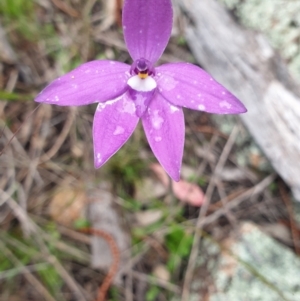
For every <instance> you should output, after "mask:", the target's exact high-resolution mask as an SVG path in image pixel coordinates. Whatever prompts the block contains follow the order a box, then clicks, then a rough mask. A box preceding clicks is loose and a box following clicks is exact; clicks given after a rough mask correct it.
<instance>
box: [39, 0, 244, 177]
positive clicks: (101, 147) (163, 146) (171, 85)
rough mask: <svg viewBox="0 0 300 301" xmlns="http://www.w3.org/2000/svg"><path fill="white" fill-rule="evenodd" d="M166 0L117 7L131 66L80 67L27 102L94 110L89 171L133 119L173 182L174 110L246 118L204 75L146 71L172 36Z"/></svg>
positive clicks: (181, 68) (179, 149)
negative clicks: (92, 161)
mask: <svg viewBox="0 0 300 301" xmlns="http://www.w3.org/2000/svg"><path fill="white" fill-rule="evenodd" d="M172 17H173V14H172V5H171V0H147V1H145V0H125V3H124V9H123V30H124V37H125V42H126V45H127V48H128V51H129V53H130V55H131V57H132V59H133V64H132V65H131V66H129V65H127V64H124V63H120V62H115V61H106V60H101V61H92V62H88V63H85V64H83V65H81V66H79V67H78V68H76V69H75V70H73V71H71V72H69V73H67V74H66V75H64V76H62V77H59V78H57V79H56V80H54V81H53V82H52V83H51V84H50V85H49V86H47V87H46V88H45V89H44V90H43V91H42V92H41V93H40V94H39V95H38V96H37V97H36V99H35V101H37V102H42V103H48V104H56V105H60V106H81V105H87V104H91V103H95V102H97V103H99V104H98V107H97V110H96V113H95V117H94V124H93V138H94V158H95V167H96V168H99V167H101V166H102V165H103V164H104V163H105V162H106V161H107V160H108V159H109V158H110V157H111V156H113V155H114V154H115V153H116V152H117V151H118V150H119V149H120V148H121V146H122V145H123V144H124V143H125V142H126V141H127V140H128V139H129V137H130V136H131V134H132V133H133V131H134V129H135V127H136V125H137V123H138V121H139V119H140V118H141V120H142V123H143V127H144V130H145V133H146V136H147V139H148V142H149V144H150V147H151V149H152V151H153V153H154V155H155V156H156V157H157V159H158V161H159V162H160V164H161V165H162V166H163V167H164V169H165V170H166V171H167V173H168V174H169V175H170V177H171V178H172V179H174V180H175V181H178V180H179V178H180V167H181V161H182V155H183V146H184V135H185V130H184V116H183V111H182V107H186V108H189V109H193V110H199V111H205V112H209V113H216V114H239V113H244V112H246V108H245V107H244V105H243V104H242V103H241V102H240V101H239V100H238V99H237V98H236V97H235V96H234V95H232V94H231V93H230V92H229V91H227V90H226V89H225V88H224V87H223V86H221V85H220V84H219V83H217V82H216V81H215V80H214V79H213V78H212V77H211V76H210V75H209V74H208V73H206V72H205V71H204V70H202V69H200V68H199V67H197V66H194V65H192V64H189V63H174V64H165V65H162V66H159V67H155V66H154V64H155V63H156V61H157V60H158V59H159V58H160V56H161V55H162V53H163V51H164V49H165V48H166V45H167V43H168V40H169V38H170V35H171V29H172Z"/></svg>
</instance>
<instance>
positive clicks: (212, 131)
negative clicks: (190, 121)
mask: <svg viewBox="0 0 300 301" xmlns="http://www.w3.org/2000/svg"><path fill="white" fill-rule="evenodd" d="M192 130H194V131H196V132H201V133H205V134H211V135H218V136H219V137H221V138H224V139H228V135H226V134H224V133H222V132H221V131H219V130H218V129H216V128H214V127H212V126H208V125H203V126H196V127H192Z"/></svg>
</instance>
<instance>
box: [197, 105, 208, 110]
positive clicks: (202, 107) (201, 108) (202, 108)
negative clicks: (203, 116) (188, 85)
mask: <svg viewBox="0 0 300 301" xmlns="http://www.w3.org/2000/svg"><path fill="white" fill-rule="evenodd" d="M205 109H206V108H205V105H199V106H198V110H200V111H205Z"/></svg>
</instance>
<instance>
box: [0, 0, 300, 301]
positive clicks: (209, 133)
mask: <svg viewBox="0 0 300 301" xmlns="http://www.w3.org/2000/svg"><path fill="white" fill-rule="evenodd" d="M220 1H221V0H220ZM222 3H223V4H226V5H227V6H228V9H230V10H231V13H232V14H233V15H234V16H235V17H236V20H237V22H240V23H241V24H243V25H244V26H247V27H249V28H251V29H253V30H257V31H260V32H262V33H263V34H265V35H266V36H267V37H268V38H269V41H270V43H271V44H272V45H273V47H274V48H276V49H278V51H279V52H280V53H281V55H282V56H283V57H284V59H285V60H286V62H287V64H288V65H289V66H290V70H291V72H292V73H293V74H294V76H295V77H296V78H299V77H300V71H299V70H300V54H299V48H298V47H299V35H300V28H299V27H300V1H279V0H260V1H256V0H243V1H242V0H222ZM120 13H121V1H117V0H110V1H104V0H103V1H101V0H87V1H83V0H26V1H25V0H0V238H1V239H0V300H1V301H19V300H20V301H21V300H22V301H26V300H28V301H29V300H33V301H41V300H47V301H50V300H51V301H53V300H57V301H71V300H86V301H92V300H96V295H97V289H98V287H99V286H100V287H101V284H102V283H103V281H105V279H107V278H105V277H106V273H107V268H109V265H110V264H111V260H114V259H115V257H116V255H115V254H111V253H110V250H109V248H108V245H106V244H107V243H109V242H107V240H104V241H103V240H102V243H103V242H104V244H101V239H100V238H97V237H96V238H95V237H93V238H91V237H90V236H89V235H88V234H86V233H83V232H82V231H80V229H82V228H84V227H87V226H89V225H91V226H93V227H97V228H99V229H100V230H101V229H102V230H103V231H104V232H108V233H110V234H111V235H112V238H113V240H115V242H116V243H117V245H118V248H119V251H120V256H121V261H120V266H119V271H118V273H117V275H116V277H115V280H114V281H113V283H112V285H111V287H110V289H109V291H108V295H107V300H128V301H130V300H137V301H141V300H146V301H154V300H162V301H163V300H174V301H175V300H182V299H181V294H182V291H184V290H186V289H187V288H186V284H187V282H188V284H189V285H191V287H190V288H188V289H189V290H190V296H191V297H190V300H251V301H252V300H268V301H270V300H274V301H276V300H299V298H300V296H299V284H297V282H295V283H294V282H292V283H289V284H286V285H285V288H283V289H282V288H281V287H277V286H276V283H275V284H274V283H272V281H271V280H270V279H268V275H269V273H271V274H272V273H273V272H272V268H274V267H276V265H277V263H276V262H277V260H279V259H278V258H276V256H277V255H276V254H278V253H274V254H275V255H274V254H273V253H272V252H271V251H272V250H278V252H279V253H280V254H282V260H283V262H284V263H286V270H282V271H280V272H278V273H279V276H280V274H281V275H282V274H285V273H288V271H290V273H291V274H288V276H287V277H290V278H291V279H292V278H293V277H294V278H295V279H298V278H299V277H298V276H299V274H298V276H297V272H299V261H298V258H297V256H298V255H299V250H300V244H299V243H300V242H299V239H298V238H299V234H298V233H299V230H300V228H299V226H297V221H298V222H299V216H298V217H297V214H298V215H299V213H297V212H300V210H299V208H298V207H299V206H298V205H297V204H295V203H294V202H293V201H292V200H291V197H290V195H289V191H288V188H287V187H285V185H284V183H283V182H282V181H281V180H280V179H279V178H278V177H277V175H276V174H275V173H274V172H273V170H272V168H271V166H270V164H269V163H268V161H267V159H266V158H265V157H264V156H263V154H262V153H261V151H260V150H259V148H258V147H257V146H256V144H255V143H254V142H253V141H252V139H251V137H250V136H249V134H248V133H247V131H246V130H245V128H244V127H243V125H242V123H241V122H240V120H239V119H238V117H223V116H217V117H215V116H214V117H212V116H211V115H209V114H205V113H199V112H191V111H185V116H186V143H185V153H184V160H183V171H182V178H183V181H182V182H180V184H179V186H177V190H175V187H174V186H173V188H174V189H173V190H172V185H174V184H172V183H171V182H169V180H168V178H167V177H166V175H165V174H164V172H163V171H162V170H161V169H160V168H159V166H158V165H157V164H156V159H155V158H154V156H153V154H152V152H151V151H150V148H149V146H148V144H147V142H146V138H145V136H144V133H143V130H142V128H141V126H139V127H138V129H137V130H136V131H135V133H134V134H133V136H132V137H131V139H130V141H129V142H128V143H127V144H126V145H125V146H124V147H123V148H122V149H121V150H120V151H119V152H118V153H117V154H116V155H115V156H113V157H112V158H111V159H110V160H109V162H108V163H107V164H106V165H105V166H104V167H103V168H101V169H100V170H94V167H93V146H92V136H91V126H92V120H93V112H94V110H95V105H91V106H86V107H80V108H68V107H56V106H49V105H38V104H36V103H34V101H33V99H34V97H35V95H36V94H37V93H38V92H39V91H40V90H41V89H42V88H43V87H44V86H45V85H46V84H48V83H49V82H50V81H51V80H53V79H54V78H56V77H58V76H60V75H62V74H64V73H66V72H68V71H70V70H71V69H73V68H75V67H76V66H78V65H79V64H81V63H84V62H86V61H88V60H93V59H111V60H118V61H122V62H126V63H129V64H130V63H131V59H130V57H129V54H128V53H127V51H126V47H125V44H124V40H123V35H122V30H121V27H120V22H121V21H120V20H121V19H120V16H121V15H120ZM181 21H182V15H181V14H180V13H179V12H178V11H176V15H175V21H174V30H173V34H172V37H171V41H170V43H169V45H168V48H167V50H166V52H165V54H164V55H163V57H162V58H161V61H160V62H161V63H166V62H174V61H190V62H194V58H193V57H192V55H191V53H190V51H189V49H188V47H187V45H186V42H185V38H184V35H183V30H182V22H181ZM187 185H188V186H187ZM182 191H184V193H182ZM204 193H205V194H206V195H205V197H204ZM205 199H206V200H208V206H207V207H205V209H204V210H203V209H202V208H203V206H202V207H201V205H202V204H203V202H204V200H205ZM97 205H99V206H97ZM224 208H225V209H224ZM201 210H203V211H201ZM205 210H206V212H205ZM204 213H205V216H204ZM245 221H247V222H249V221H250V222H251V225H252V226H251V227H252V228H251V227H250V226H249V224H246V226H245V224H244V222H245ZM241 225H243V226H241ZM254 225H256V226H254ZM196 227H197V228H198V230H195V229H196ZM245 229H246V230H245ZM249 229H250V230H249ZM274 229H275V230H274ZM260 230H264V233H267V234H264V235H265V236H264V235H263V234H261V232H260ZM249 232H251V233H254V234H253V239H254V242H253V241H251V240H250V238H249V241H248V240H247V239H248V236H247V233H249ZM236 233H240V235H242V236H243V235H244V236H243V237H244V240H245V241H248V244H250V245H251V244H254V245H255V244H256V243H257V244H258V245H259V246H263V248H265V249H262V253H263V254H269V253H270V256H271V257H274V258H273V259H271V263H270V262H269V261H268V260H269V258H265V259H264V260H263V261H264V262H265V263H268V264H269V266H267V267H266V269H264V270H260V265H255V263H253V265H251V264H249V263H248V262H246V259H244V257H243V255H240V257H237V256H235V255H233V254H232V253H231V251H230V250H231V247H233V248H234V247H235V246H237V247H236V248H239V246H240V245H239V243H240V240H239V238H236V236H234V235H235V234H236ZM200 237H202V243H201V244H200V250H199V255H198V257H197V258H195V257H193V256H191V254H195V252H193V251H195V248H198V244H197V243H196V242H197V239H200ZM270 237H273V238H274V239H275V240H273V239H270ZM251 239H252V236H251ZM262 241H265V242H266V244H264V243H262ZM101 248H102V249H101ZM105 248H106V249H105ZM241 249H243V248H242V247H241ZM105 250H106V251H105ZM224 250H225V251H224ZM243 250H244V249H243ZM274 252H275V251H274ZM224 253H226V256H227V257H226V256H224ZM246 253H247V252H246ZM296 254H298V255H296ZM228 257H229V258H230V259H231V261H229V263H228V262H226V264H225V265H224V260H226V258H228ZM251 260H253V259H251ZM107 263H109V264H108V266H107ZM217 263H220V266H216V265H217ZM222 264H223V265H222ZM230 264H231V265H230ZM239 265H241V267H240V268H241V270H240V271H239V273H240V274H239V273H238V272H237V275H245V277H244V278H243V277H242V276H241V277H240V278H241V279H242V278H243V279H253V282H251V283H252V284H251V285H253V286H255V285H256V284H257V287H259V292H261V295H260V296H258V297H257V295H256V293H255V291H251V290H250V288H249V287H247V281H246V284H245V283H244V285H246V286H245V289H244V291H246V292H247V290H248V289H249V293H248V295H247V298H246V297H245V298H244V299H243V298H241V297H240V298H239V297H236V296H239V295H238V293H236V292H235V291H234V289H235V288H234V286H233V291H230V293H228V294H227V295H226V294H225V293H224V294H223V295H222V296H221V295H218V293H220V287H219V286H218V284H217V283H223V284H224V283H225V282H226V281H225V280H224V277H225V276H224V277H223V276H221V275H223V274H222V273H223V272H224V271H225V274H226V275H227V276H228V275H231V276H232V277H233V274H234V272H233V270H234V266H239ZM261 265H263V263H261ZM191 267H192V268H193V277H192V278H191V279H190V282H189V281H187V278H186V277H187V276H186V274H188V272H190V270H191ZM268 268H269V270H268ZM226 269H227V270H226ZM270 269H271V272H270ZM187 271H188V272H187ZM243 273H244V274H243ZM293 273H294V274H293ZM225 274H224V275H225ZM249 275H250V276H249ZM227 276H226V277H227ZM218 277H219V278H220V277H221V278H222V277H223V278H222V279H219V278H218ZM247 277H248V278H247ZM251 277H252V278H251ZM297 277H298V278H297ZM238 278H239V276H238V277H237V278H232V279H234V280H232V283H236V282H235V281H237V280H236V279H238ZM294 278H293V279H294ZM276 279H277V278H276ZM222 281H223V282H222ZM224 281H225V282H224ZM251 281H252V280H251ZM249 283H250V282H249ZM297 285H298V286H297ZM229 286H230V283H227V284H224V286H222V290H223V292H226V290H227V291H228V287H229ZM238 286H239V284H237V291H239V290H241V289H240V288H241V287H240V288H238ZM297 287H298V289H297ZM282 290H287V291H282ZM216 293H217V295H216ZM230 294H232V295H230ZM234 294H235V295H234ZM264 294H266V295H264ZM264 296H265V297H264ZM222 298H223V299H222ZM235 298H237V299H235ZM263 298H265V299H263ZM294 298H296V299H294ZM98 301H100V299H99V300H98ZM183 301H185V300H184V299H183Z"/></svg>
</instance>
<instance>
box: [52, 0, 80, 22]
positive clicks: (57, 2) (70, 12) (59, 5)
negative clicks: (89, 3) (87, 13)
mask: <svg viewBox="0 0 300 301" xmlns="http://www.w3.org/2000/svg"><path fill="white" fill-rule="evenodd" d="M52 2H53V4H54V5H55V6H56V7H57V8H59V9H60V10H61V11H63V12H64V13H66V14H67V15H69V16H70V17H73V18H78V17H79V12H78V11H77V10H75V9H74V8H73V7H71V6H69V5H67V4H66V3H63V2H62V1H60V0H52Z"/></svg>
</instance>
